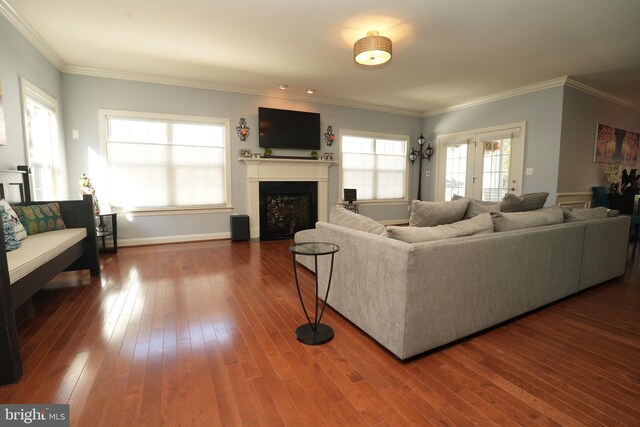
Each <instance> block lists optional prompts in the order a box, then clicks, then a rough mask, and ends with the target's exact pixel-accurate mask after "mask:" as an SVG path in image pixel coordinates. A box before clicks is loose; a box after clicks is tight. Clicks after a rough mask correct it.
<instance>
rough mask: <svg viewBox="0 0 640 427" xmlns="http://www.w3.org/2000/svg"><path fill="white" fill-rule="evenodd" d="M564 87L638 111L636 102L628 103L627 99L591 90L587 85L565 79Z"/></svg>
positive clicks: (639, 109) (639, 108)
mask: <svg viewBox="0 0 640 427" xmlns="http://www.w3.org/2000/svg"><path fill="white" fill-rule="evenodd" d="M566 85H567V86H568V87H572V88H574V89H577V90H579V91H581V92H584V93H588V94H589V95H593V96H597V97H598V98H602V99H604V100H607V101H610V102H613V103H614V104H618V105H621V106H623V107H626V108H630V109H632V110H636V111H640V104H638V103H636V102H633V101H629V100H628V99H624V98H621V97H619V96H616V95H612V94H610V93H607V92H603V91H601V90H598V89H595V88H592V87H591V86H588V85H586V84H584V83H580V82H579V81H577V80H573V79H571V78H567V83H566Z"/></svg>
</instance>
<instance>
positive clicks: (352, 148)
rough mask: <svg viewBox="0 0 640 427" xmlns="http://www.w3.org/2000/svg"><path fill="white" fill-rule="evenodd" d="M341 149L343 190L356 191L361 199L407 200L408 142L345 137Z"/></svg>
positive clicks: (364, 136) (351, 135) (388, 138)
mask: <svg viewBox="0 0 640 427" xmlns="http://www.w3.org/2000/svg"><path fill="white" fill-rule="evenodd" d="M341 141H342V142H341V146H342V156H341V159H342V169H341V172H342V188H343V189H344V188H355V189H356V190H357V191H358V193H357V195H358V200H394V199H406V197H407V179H406V178H407V177H406V173H407V140H406V139H399V138H398V139H396V138H392V137H376V136H369V135H358V134H345V135H343V136H342V138H341Z"/></svg>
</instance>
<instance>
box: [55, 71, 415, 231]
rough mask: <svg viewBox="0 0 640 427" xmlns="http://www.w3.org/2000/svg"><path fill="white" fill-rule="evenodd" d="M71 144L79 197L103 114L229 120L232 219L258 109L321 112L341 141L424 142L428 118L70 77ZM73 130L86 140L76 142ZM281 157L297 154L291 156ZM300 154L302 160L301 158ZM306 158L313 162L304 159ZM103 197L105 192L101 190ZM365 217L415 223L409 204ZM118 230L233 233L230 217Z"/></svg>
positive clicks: (194, 217)
mask: <svg viewBox="0 0 640 427" xmlns="http://www.w3.org/2000/svg"><path fill="white" fill-rule="evenodd" d="M62 91H63V98H64V101H65V102H64V113H65V114H64V123H65V129H66V132H65V137H66V140H67V146H68V172H69V177H70V178H71V179H70V180H69V191H70V194H72V195H73V194H76V193H77V183H76V180H75V178H76V177H79V176H80V175H82V173H87V175H89V177H91V176H92V172H96V171H95V170H92V168H91V164H90V158H91V157H92V156H95V155H96V154H98V153H100V138H99V129H98V109H100V108H104V109H115V110H129V111H144V112H153V113H166V114H180V115H198V116H209V117H219V118H228V119H229V120H230V121H231V126H232V132H231V154H232V156H231V157H232V162H231V177H232V204H233V206H234V209H233V213H246V194H245V193H246V189H245V183H246V178H245V173H246V171H245V166H244V163H242V162H240V161H238V160H237V159H238V157H239V151H240V149H242V148H245V149H247V148H248V149H251V150H252V151H254V152H256V151H262V150H260V149H259V148H258V116H257V115H258V107H259V106H264V107H274V108H284V109H292V110H301V111H314V112H318V113H320V117H321V122H322V123H321V126H322V129H323V132H324V129H326V126H327V125H332V126H333V129H334V132H335V133H336V135H337V134H338V132H339V130H340V129H341V128H343V129H351V130H362V131H371V132H381V133H391V134H404V135H409V136H410V137H411V139H412V140H415V139H416V138H417V137H418V134H419V132H420V126H421V119H420V118H417V117H408V116H403V115H396V114H388V113H380V112H374V111H368V110H362V109H355V108H347V107H339V106H332V105H326V104H320V103H312V102H302V101H293V100H286V99H277V98H265V97H260V96H254V95H244V94H236V93H228V92H218V91H212V90H204V89H194V88H186V87H178V86H168V85H160V84H153V83H141V82H133V81H124V80H115V79H107V78H99V77H88V76H80V75H73V74H63V76H62ZM240 117H245V118H246V119H247V124H248V126H249V127H250V128H251V132H250V136H249V138H248V139H247V141H246V142H240V141H239V139H238V138H237V136H236V134H235V126H237V125H238V121H239V119H240ZM73 130H77V131H78V132H79V135H80V138H79V139H75V140H74V139H72V138H71V134H72V131H73ZM320 152H332V153H334V155H335V158H336V160H338V158H339V155H338V154H339V146H338V144H337V143H336V144H334V145H333V146H331V147H327V146H326V144H325V143H324V142H323V143H322V149H321V150H320ZM274 154H284V155H286V154H293V153H291V152H287V151H286V150H281V151H276V150H274ZM297 155H301V154H300V152H298V153H297ZM303 155H306V153H305V154H303ZM338 185H339V183H338V165H337V164H336V165H334V166H332V167H331V168H330V176H329V187H330V194H329V202H330V204H334V203H336V202H337V201H338ZM96 191H97V193H98V196H99V194H100V188H99V187H98V188H96ZM361 212H362V213H363V214H365V215H369V216H371V217H373V218H375V219H377V220H398V219H406V218H408V212H407V205H406V204H404V205H395V206H375V207H363V208H362V210H361ZM119 218H120V219H119V221H118V227H119V233H120V237H121V238H122V239H142V240H144V239H153V238H156V237H160V236H186V235H197V234H207V235H210V234H218V235H220V237H222V236H223V235H224V233H228V231H229V213H210V214H189V215H188V220H185V216H184V215H161V214H159V215H153V216H137V217H134V218H133V219H132V220H131V221H129V220H127V219H125V218H123V217H119Z"/></svg>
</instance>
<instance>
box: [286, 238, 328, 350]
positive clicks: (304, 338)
mask: <svg viewBox="0 0 640 427" xmlns="http://www.w3.org/2000/svg"><path fill="white" fill-rule="evenodd" d="M339 250H340V247H339V246H338V245H335V244H333V243H325V242H305V243H298V244H297V245H293V246H291V247H290V248H289V251H290V252H291V253H292V254H293V275H294V277H295V279H296V289H297V290H298V297H299V298H300V304H301V305H302V310H303V311H304V315H305V316H306V318H307V322H308V323H306V324H304V325H300V326H299V327H298V328H297V329H296V338H297V339H298V341H300V342H301V343H303V344H307V345H320V344H324V343H327V342H329V341H331V340H332V339H333V329H331V326H329V325H325V324H323V323H320V320H322V315H323V314H324V309H325V307H326V306H327V297H328V296H329V288H330V287H331V276H332V274H333V257H334V255H335V253H336V252H338V251H339ZM296 255H303V256H313V257H314V262H315V271H316V304H315V315H314V319H313V322H312V321H311V319H310V318H309V313H308V312H307V308H306V307H305V305H304V301H303V300H302V294H301V293H300V284H299V283H298V270H297V268H296ZM323 255H331V268H330V269H329V281H328V282H327V292H326V293H325V296H324V303H323V304H322V310H320V315H319V316H318V257H319V256H323Z"/></svg>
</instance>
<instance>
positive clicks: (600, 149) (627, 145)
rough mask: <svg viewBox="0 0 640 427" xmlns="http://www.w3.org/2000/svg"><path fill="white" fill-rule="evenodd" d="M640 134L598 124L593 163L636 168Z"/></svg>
mask: <svg viewBox="0 0 640 427" xmlns="http://www.w3.org/2000/svg"><path fill="white" fill-rule="evenodd" d="M639 141H640V134H639V133H638V132H631V131H628V130H623V129H617V128H614V127H612V126H607V125H603V124H602V123H598V126H597V128H596V142H595V145H594V148H593V161H594V162H596V163H620V164H622V165H628V166H635V165H636V164H637V163H638V142H639Z"/></svg>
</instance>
